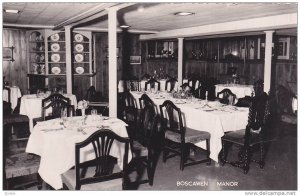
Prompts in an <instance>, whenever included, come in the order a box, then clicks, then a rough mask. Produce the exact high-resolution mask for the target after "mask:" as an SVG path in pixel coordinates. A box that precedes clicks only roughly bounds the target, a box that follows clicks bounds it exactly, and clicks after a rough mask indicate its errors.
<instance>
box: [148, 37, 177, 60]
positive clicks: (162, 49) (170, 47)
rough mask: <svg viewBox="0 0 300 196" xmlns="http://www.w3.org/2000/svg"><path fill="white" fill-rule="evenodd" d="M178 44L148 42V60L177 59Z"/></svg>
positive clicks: (172, 42) (171, 42) (173, 42)
mask: <svg viewBox="0 0 300 196" xmlns="http://www.w3.org/2000/svg"><path fill="white" fill-rule="evenodd" d="M177 57H178V43H177V42H175V41H149V42H147V58H148V59H151V58H153V59H155V58H156V59H160V58H177Z"/></svg>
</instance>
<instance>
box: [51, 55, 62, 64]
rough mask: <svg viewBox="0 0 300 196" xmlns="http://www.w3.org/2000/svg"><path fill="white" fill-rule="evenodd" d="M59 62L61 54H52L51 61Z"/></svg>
mask: <svg viewBox="0 0 300 196" xmlns="http://www.w3.org/2000/svg"><path fill="white" fill-rule="evenodd" d="M59 60H60V56H59V54H52V55H51V61H53V62H59Z"/></svg>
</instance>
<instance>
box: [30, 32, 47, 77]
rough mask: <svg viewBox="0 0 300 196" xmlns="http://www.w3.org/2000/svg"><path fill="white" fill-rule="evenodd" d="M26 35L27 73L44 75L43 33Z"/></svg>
mask: <svg viewBox="0 0 300 196" xmlns="http://www.w3.org/2000/svg"><path fill="white" fill-rule="evenodd" d="M27 35H28V44H27V47H28V50H27V51H28V52H29V54H28V73H30V74H37V75H45V64H46V61H45V32H44V31H30V32H28V33H27Z"/></svg>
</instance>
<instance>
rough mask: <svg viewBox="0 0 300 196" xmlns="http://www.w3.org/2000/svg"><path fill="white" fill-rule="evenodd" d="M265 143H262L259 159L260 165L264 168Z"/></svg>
mask: <svg viewBox="0 0 300 196" xmlns="http://www.w3.org/2000/svg"><path fill="white" fill-rule="evenodd" d="M264 165H265V163H264V144H263V143H261V144H260V160H259V167H260V168H261V169H262V168H263V167H264Z"/></svg>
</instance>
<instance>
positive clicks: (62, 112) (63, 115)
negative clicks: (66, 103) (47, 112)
mask: <svg viewBox="0 0 300 196" xmlns="http://www.w3.org/2000/svg"><path fill="white" fill-rule="evenodd" d="M67 117H68V115H67V109H66V108H63V109H62V110H61V113H60V118H61V119H62V120H63V122H64V123H65V122H66V121H67Z"/></svg>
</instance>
